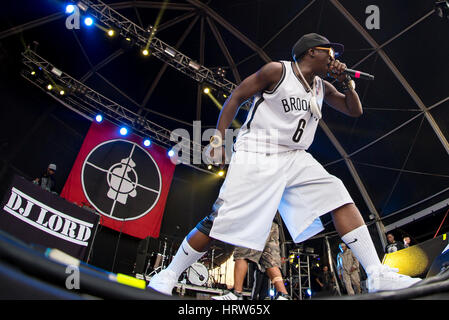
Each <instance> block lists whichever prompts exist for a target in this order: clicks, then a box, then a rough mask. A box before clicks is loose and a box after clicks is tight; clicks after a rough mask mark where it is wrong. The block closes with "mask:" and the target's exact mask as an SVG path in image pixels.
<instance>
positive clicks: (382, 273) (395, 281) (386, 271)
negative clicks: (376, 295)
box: [366, 265, 421, 293]
mask: <svg viewBox="0 0 449 320" xmlns="http://www.w3.org/2000/svg"><path fill="white" fill-rule="evenodd" d="M398 271H399V269H395V268H391V267H389V266H387V265H380V266H373V267H368V268H367V270H366V274H367V275H368V281H367V287H368V292H370V293H372V292H377V291H388V290H399V289H404V288H408V287H410V286H412V285H414V284H415V283H417V282H419V281H421V279H420V278H412V277H409V276H406V275H403V274H399V273H398Z"/></svg>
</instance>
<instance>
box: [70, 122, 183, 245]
mask: <svg viewBox="0 0 449 320" xmlns="http://www.w3.org/2000/svg"><path fill="white" fill-rule="evenodd" d="M174 169H175V165H174V164H173V163H172V162H171V161H170V158H169V157H168V156H167V151H166V150H165V149H164V148H162V147H159V146H157V145H154V144H152V145H151V146H149V147H144V146H143V145H142V138H141V137H138V136H136V135H134V134H132V133H131V134H128V135H127V136H125V137H123V136H121V135H120V133H119V128H118V127H117V126H116V125H114V124H112V123H110V122H108V121H103V122H102V123H96V122H92V124H91V127H90V129H89V131H88V133H87V136H86V138H85V139H84V142H83V145H82V146H81V150H80V152H79V154H78V157H77V158H76V161H75V164H74V165H73V168H72V171H71V172H70V175H69V177H68V179H67V181H66V184H65V185H64V189H63V190H62V192H61V196H62V197H63V198H65V199H67V200H68V201H70V202H74V203H76V204H78V205H80V206H81V205H88V206H90V207H93V208H94V209H95V210H96V211H97V212H98V213H100V214H101V219H100V223H101V224H102V225H104V226H106V227H109V228H111V229H114V230H117V231H121V232H124V233H126V234H129V235H131V236H134V237H138V238H141V239H143V238H145V237H147V236H150V237H154V238H157V237H159V230H160V227H161V222H162V216H163V214H164V209H165V204H166V200H167V196H168V191H169V189H170V184H171V181H172V178H173V173H174Z"/></svg>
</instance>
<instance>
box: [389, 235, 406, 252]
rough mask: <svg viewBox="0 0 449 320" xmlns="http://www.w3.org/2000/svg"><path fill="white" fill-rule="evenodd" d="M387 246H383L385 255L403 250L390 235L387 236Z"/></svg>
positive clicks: (399, 243)
mask: <svg viewBox="0 0 449 320" xmlns="http://www.w3.org/2000/svg"><path fill="white" fill-rule="evenodd" d="M387 240H388V244H387V245H386V246H385V253H392V252H396V251H398V250H401V249H404V245H403V244H402V243H401V242H398V241H396V240H395V239H394V235H393V234H392V233H388V234H387Z"/></svg>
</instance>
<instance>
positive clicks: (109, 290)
mask: <svg viewBox="0 0 449 320" xmlns="http://www.w3.org/2000/svg"><path fill="white" fill-rule="evenodd" d="M0 261H2V262H3V263H6V264H10V265H14V266H15V267H17V268H19V269H20V270H21V272H24V273H26V274H28V275H30V276H33V277H37V278H38V279H40V280H41V281H45V282H47V283H49V284H51V285H56V286H59V287H61V288H65V287H66V280H67V277H68V276H69V274H68V273H67V267H68V265H66V264H62V263H59V262H56V261H53V260H51V259H49V258H47V257H46V256H45V254H44V253H42V252H39V251H37V250H35V249H32V248H31V247H30V246H28V245H26V244H24V243H23V242H21V241H19V240H17V239H15V238H14V237H12V236H11V235H9V234H7V233H5V232H0ZM78 270H79V289H72V290H67V291H68V292H71V293H74V294H88V295H91V296H94V297H98V298H102V299H118V300H126V299H131V300H179V299H181V298H179V297H176V296H166V295H163V294H161V293H159V292H156V291H154V290H152V289H150V288H146V289H145V290H143V289H138V288H134V287H131V286H128V285H124V284H121V283H117V282H115V281H112V280H111V279H110V278H109V276H110V275H111V273H109V272H106V271H105V272H102V271H100V270H99V269H95V268H94V267H92V268H89V266H88V265H83V264H82V265H79V266H78ZM183 300H184V298H183ZM185 300H187V299H185Z"/></svg>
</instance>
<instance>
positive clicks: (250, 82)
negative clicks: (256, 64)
mask: <svg viewBox="0 0 449 320" xmlns="http://www.w3.org/2000/svg"><path fill="white" fill-rule="evenodd" d="M281 76H282V64H281V63H280V62H269V63H267V64H266V65H264V66H263V67H262V68H261V69H260V70H259V71H257V72H256V73H253V74H252V75H250V76H249V77H247V78H245V79H244V80H243V81H242V82H241V83H240V85H239V86H237V88H235V89H234V91H233V92H232V94H231V96H230V97H229V98H228V99H227V100H226V102H225V103H224V105H223V108H222V110H221V112H220V116H219V117H218V123H217V130H218V131H219V132H220V133H221V137H222V138H224V137H225V130H226V129H227V128H229V126H230V124H231V122H232V120H234V118H235V115H236V113H237V110H238V108H239V107H240V105H241V104H242V103H243V102H244V101H246V100H248V99H249V98H251V97H252V96H254V95H255V94H256V93H257V92H261V91H263V90H271V89H273V88H274V87H275V86H276V84H277V83H278V82H279V80H280V79H281Z"/></svg>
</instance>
